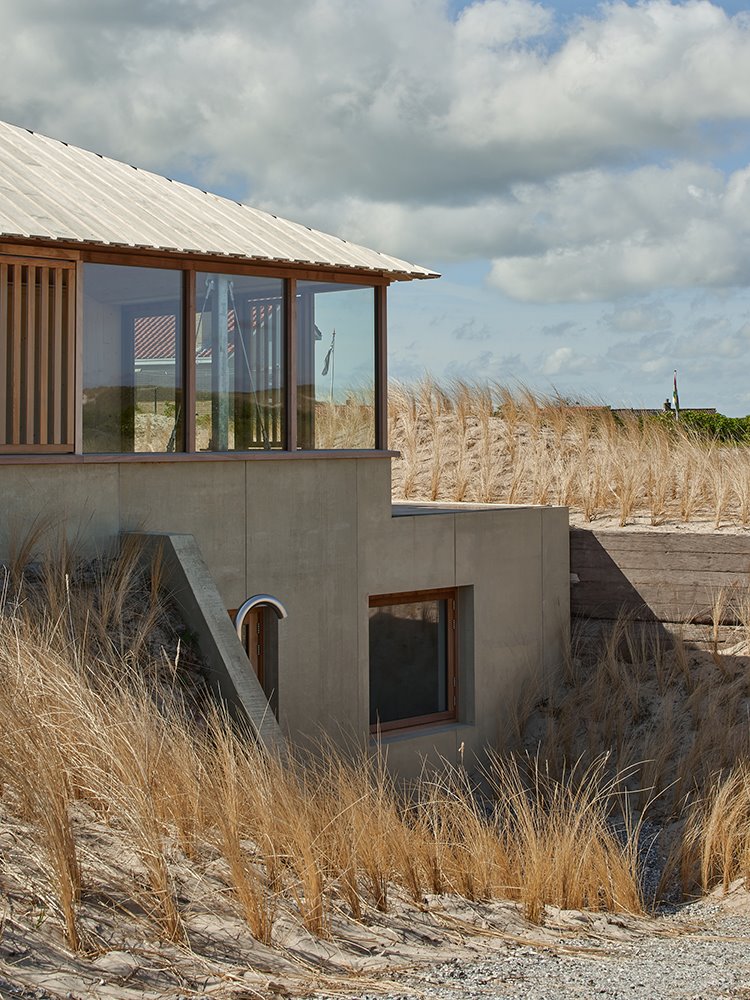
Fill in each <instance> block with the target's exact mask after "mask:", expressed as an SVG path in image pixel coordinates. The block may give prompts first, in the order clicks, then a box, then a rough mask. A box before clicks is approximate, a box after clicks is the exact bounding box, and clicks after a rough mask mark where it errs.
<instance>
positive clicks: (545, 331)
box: [539, 319, 576, 337]
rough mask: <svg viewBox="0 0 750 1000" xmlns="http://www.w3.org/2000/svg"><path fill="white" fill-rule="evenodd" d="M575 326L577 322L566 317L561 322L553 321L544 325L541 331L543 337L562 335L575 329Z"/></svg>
mask: <svg viewBox="0 0 750 1000" xmlns="http://www.w3.org/2000/svg"><path fill="white" fill-rule="evenodd" d="M575 327H576V324H575V323H574V322H573V320H570V319H566V320H562V322H560V323H551V324H549V325H548V326H543V327H542V329H541V330H540V331H539V332H540V333H541V334H542V336H543V337H562V336H564V335H565V334H566V333H570V331H571V330H574V329H575Z"/></svg>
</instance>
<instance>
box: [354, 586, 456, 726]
mask: <svg viewBox="0 0 750 1000" xmlns="http://www.w3.org/2000/svg"><path fill="white" fill-rule="evenodd" d="M449 708H450V704H449V694H448V602H447V601H445V600H437V601H415V602H413V603H409V604H391V605H387V606H385V607H376V608H370V724H371V725H376V724H377V723H380V724H383V725H384V724H386V723H389V722H396V721H398V720H401V719H404V720H405V719H412V718H418V717H420V716H424V715H435V714H437V713H439V712H447V711H448V710H449Z"/></svg>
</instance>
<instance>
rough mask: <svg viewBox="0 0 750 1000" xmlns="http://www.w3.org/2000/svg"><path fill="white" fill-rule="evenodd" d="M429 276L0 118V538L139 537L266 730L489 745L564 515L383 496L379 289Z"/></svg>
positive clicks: (399, 757) (549, 617) (555, 659)
mask: <svg viewBox="0 0 750 1000" xmlns="http://www.w3.org/2000/svg"><path fill="white" fill-rule="evenodd" d="M436 277H438V276H437V275H436V274H434V273H433V272H431V271H429V270H427V269H425V268H423V267H419V266H417V265H414V264H410V263H408V262H406V261H403V260H399V259H397V258H394V257H390V256H388V255H386V254H383V253H378V252H375V251H373V250H369V249H366V248H364V247H361V246H357V245H354V244H351V243H348V242H346V241H344V240H342V239H338V238H336V237H333V236H329V235H326V234H324V233H321V232H316V231H314V230H311V229H308V228H306V227H305V226H302V225H297V224H295V223H292V222H288V221H285V220H283V219H279V218H276V217H275V216H272V215H269V214H266V213H264V212H261V211H257V210H256V209H253V208H250V207H248V206H246V205H242V204H239V203H237V202H233V201H231V200H229V199H226V198H221V197H218V196H216V195H213V194H210V193H207V192H204V191H200V190H197V189H196V188H193V187H190V186H188V185H185V184H181V183H177V182H174V181H171V180H168V179H167V178H165V177H160V176H157V175H155V174H153V173H149V172H147V171H144V170H140V169H136V168H134V167H132V166H129V165H127V164H124V163H119V162H116V161H114V160H111V159H107V158H106V157H102V156H98V155H96V154H94V153H91V152H87V151H85V150H82V149H77V148H75V147H73V146H70V145H67V144H66V143H64V142H60V141H58V140H54V139H50V138H47V137H46V136H43V135H39V134H35V133H33V132H30V131H27V130H25V129H22V128H18V127H16V126H14V125H9V124H3V123H0V505H1V507H0V510H1V514H0V559H2V558H3V557H4V556H5V553H4V552H3V547H5V546H7V544H8V536H9V534H10V533H11V532H14V531H15V532H17V531H19V530H22V529H23V528H24V526H26V527H28V526H29V525H30V524H31V523H33V521H34V519H35V518H38V517H39V516H40V515H42V516H53V517H56V518H59V519H60V522H61V523H65V524H66V525H67V526H68V529H69V530H70V531H71V532H72V533H75V532H77V533H78V534H79V535H82V536H83V537H84V538H85V541H86V543H87V544H88V545H90V546H91V547H92V548H96V547H104V546H106V545H107V544H109V543H111V542H112V541H113V540H114V539H116V538H117V537H118V535H119V533H121V532H123V531H140V532H146V533H151V534H154V535H162V536H164V537H165V538H166V539H167V540H168V542H169V545H170V546H171V549H170V551H172V552H173V555H174V558H175V560H176V562H175V566H176V567H177V569H176V570H175V575H174V581H175V583H174V586H175V588H176V591H180V588H182V590H183V591H184V593H182V596H181V598H180V600H181V603H182V606H183V609H184V613H185V614H186V616H188V617H189V618H191V619H193V618H194V619H195V620H194V621H192V624H193V625H194V626H195V630H196V632H197V634H198V635H199V637H200V636H201V635H204V632H205V629H204V626H205V628H206V629H207V632H205V635H204V638H206V642H207V643H208V644H209V645H211V649H212V654H211V655H212V656H214V658H215V659H216V658H218V661H221V662H218V665H217V671H218V672H219V673H221V671H222V669H225V668H226V670H228V671H229V674H228V675H226V676H224V680H223V683H224V686H225V688H226V689H227V690H229V689H230V688H232V689H234V690H235V693H236V694H237V697H238V698H239V700H240V702H241V703H242V706H243V707H244V709H245V710H246V711H247V713H248V714H249V715H250V717H251V719H252V720H253V722H254V724H255V725H256V728H257V729H258V730H259V731H262V730H264V727H265V731H266V736H267V737H268V738H273V733H278V732H282V733H284V734H285V735H287V736H289V737H290V738H291V739H292V740H297V739H302V738H304V737H307V736H315V735H316V734H319V733H320V731H321V730H322V731H324V732H327V733H328V734H330V735H331V736H332V737H333V738H334V739H340V740H342V741H343V740H346V739H348V738H350V737H351V736H354V737H356V738H357V739H360V740H362V739H374V738H375V734H377V736H378V738H379V739H380V740H381V741H382V743H383V744H385V745H387V746H388V754H389V760H391V762H392V763H393V766H394V767H396V768H398V769H400V770H401V771H403V772H404V773H407V772H410V771H413V770H414V769H415V768H417V767H418V766H419V761H420V759H421V756H422V755H428V756H429V755H432V754H440V755H443V756H444V757H446V758H448V759H450V760H454V759H456V758H457V755H458V754H459V748H460V747H463V748H464V752H465V753H468V754H470V753H471V752H472V751H476V752H479V751H480V750H481V748H482V747H483V746H484V745H485V744H487V743H490V744H495V743H497V742H498V740H501V739H502V738H503V735H504V727H505V726H506V725H507V718H508V711H509V708H510V707H511V706H512V705H513V703H514V702H515V700H516V699H517V698H518V696H519V693H520V692H522V691H523V689H524V688H525V687H526V686H528V685H529V684H530V683H531V682H532V679H533V678H534V676H536V675H538V674H539V673H540V672H544V671H553V670H555V669H556V668H557V666H558V665H559V663H560V661H561V658H562V644H563V641H564V635H565V632H566V628H567V623H568V619H569V597H568V521H567V511H566V510H565V509H564V508H545V507H501V506H482V507H480V506H479V505H477V506H474V507H471V506H465V505H455V506H451V505H445V504H442V505H408V504H395V505H394V504H393V503H392V502H391V459H392V457H393V453H392V452H390V451H389V450H388V441H387V429H388V421H387V343H386V335H387V311H386V303H387V292H388V286H389V285H390V283H391V282H394V281H410V280H423V279H432V278H436ZM255 595H270V597H269V598H267V599H266V598H263V599H259V600H258V601H255V602H253V601H251V602H250V603H251V605H252V614H251V615H250V617H248V618H246V619H245V623H246V626H247V625H248V624H249V627H250V629H251V637H250V638H248V637H247V635H248V632H247V629H246V631H245V636H246V640H245V648H244V649H243V646H242V644H241V643H240V641H239V639H238V638H237V636H236V635H235V633H234V631H233V626H232V621H231V620H230V618H229V616H228V615H227V614H226V612H227V611H228V610H234V609H238V608H241V607H242V606H243V604H244V603H245V602H246V600H247V599H248V598H253V597H254V596H255ZM271 598H273V599H275V601H276V602H278V605H277V606H278V610H279V612H280V613H284V612H285V613H286V617H283V618H282V619H281V620H279V618H278V616H277V614H276V613H274V603H275V602H274V600H272V599H271ZM282 606H283V609H282ZM217 609H218V611H217ZM253 615H254V617H253ZM206 623H208V624H206ZM188 624H191V622H189V623H188ZM222 663H223V664H224V666H223V667H222ZM227 676H228V677H229V681H227ZM230 693H231V692H230ZM259 713H260V714H259ZM276 719H278V726H277V722H276Z"/></svg>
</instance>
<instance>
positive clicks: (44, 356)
mask: <svg viewBox="0 0 750 1000" xmlns="http://www.w3.org/2000/svg"><path fill="white" fill-rule="evenodd" d="M49 281H50V268H48V267H40V268H39V315H38V319H37V324H38V329H39V352H38V355H37V377H36V383H37V385H38V386H39V400H38V408H39V444H40V445H42V444H44V445H46V444H48V443H49V408H48V401H49V338H50V321H49Z"/></svg>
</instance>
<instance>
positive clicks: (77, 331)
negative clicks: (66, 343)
mask: <svg viewBox="0 0 750 1000" xmlns="http://www.w3.org/2000/svg"><path fill="white" fill-rule="evenodd" d="M70 280H71V281H72V282H73V289H74V296H73V298H74V302H75V313H76V319H75V326H74V327H73V346H74V351H75V371H76V377H75V384H74V385H72V386H71V387H70V392H71V395H72V400H71V401H70V402H69V404H68V405H70V406H72V408H73V424H74V431H73V440H72V442H71V444H72V450H73V451H74V452H75V453H77V454H79V455H81V454H83V264H82V262H81V261H79V262H78V263H77V264H76V266H75V270H74V271H72V272H71V277H70Z"/></svg>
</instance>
